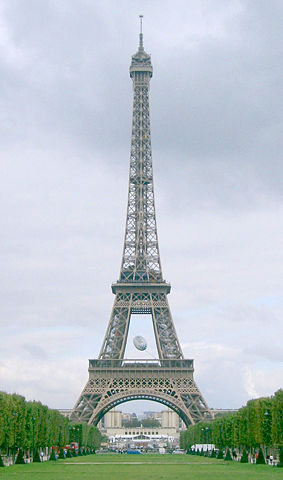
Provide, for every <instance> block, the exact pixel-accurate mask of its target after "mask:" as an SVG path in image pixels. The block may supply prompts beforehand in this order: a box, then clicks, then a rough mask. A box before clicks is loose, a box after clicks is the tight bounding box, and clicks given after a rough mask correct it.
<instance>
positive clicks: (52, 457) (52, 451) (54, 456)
mask: <svg viewBox="0 0 283 480" xmlns="http://www.w3.org/2000/svg"><path fill="white" fill-rule="evenodd" d="M49 460H51V461H53V462H55V461H56V460H57V458H56V453H55V450H54V448H52V449H51V454H50V457H49Z"/></svg>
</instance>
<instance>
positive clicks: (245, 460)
mask: <svg viewBox="0 0 283 480" xmlns="http://www.w3.org/2000/svg"><path fill="white" fill-rule="evenodd" d="M240 463H249V456H248V452H247V450H246V449H245V448H244V450H243V453H242V456H241V460H240Z"/></svg>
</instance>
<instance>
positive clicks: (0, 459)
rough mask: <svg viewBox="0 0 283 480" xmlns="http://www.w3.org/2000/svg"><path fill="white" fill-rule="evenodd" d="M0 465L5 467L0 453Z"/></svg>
mask: <svg viewBox="0 0 283 480" xmlns="http://www.w3.org/2000/svg"><path fill="white" fill-rule="evenodd" d="M1 467H5V465H4V462H3V458H2V455H0V468H1Z"/></svg>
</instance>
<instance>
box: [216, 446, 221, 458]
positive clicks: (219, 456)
mask: <svg viewBox="0 0 283 480" xmlns="http://www.w3.org/2000/svg"><path fill="white" fill-rule="evenodd" d="M216 458H218V459H222V458H223V450H222V448H219V451H218V454H217V457H216Z"/></svg>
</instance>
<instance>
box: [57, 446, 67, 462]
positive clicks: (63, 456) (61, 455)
mask: <svg viewBox="0 0 283 480" xmlns="http://www.w3.org/2000/svg"><path fill="white" fill-rule="evenodd" d="M58 458H59V459H60V460H62V459H64V458H65V455H64V450H63V448H60V452H59V456H58Z"/></svg>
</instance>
